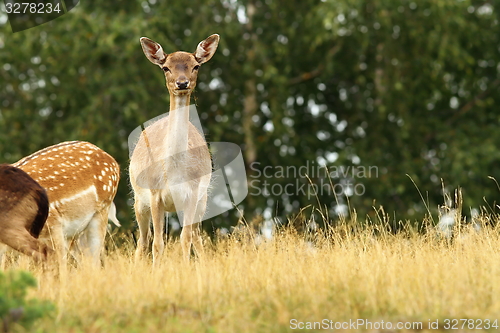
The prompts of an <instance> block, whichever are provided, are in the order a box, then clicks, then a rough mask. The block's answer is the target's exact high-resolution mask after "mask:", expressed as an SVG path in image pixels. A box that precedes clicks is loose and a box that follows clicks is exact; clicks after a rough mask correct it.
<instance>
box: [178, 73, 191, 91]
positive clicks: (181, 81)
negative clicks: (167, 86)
mask: <svg viewBox="0 0 500 333" xmlns="http://www.w3.org/2000/svg"><path fill="white" fill-rule="evenodd" d="M175 85H176V86H177V89H187V88H188V87H189V80H188V78H187V77H185V76H180V77H179V78H178V79H177V80H176V81H175Z"/></svg>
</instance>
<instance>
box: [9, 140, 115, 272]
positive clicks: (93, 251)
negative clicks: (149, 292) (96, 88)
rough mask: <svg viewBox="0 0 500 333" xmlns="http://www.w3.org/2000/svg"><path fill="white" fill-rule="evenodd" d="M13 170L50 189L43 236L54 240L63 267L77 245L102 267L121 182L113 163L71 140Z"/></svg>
mask: <svg viewBox="0 0 500 333" xmlns="http://www.w3.org/2000/svg"><path fill="white" fill-rule="evenodd" d="M13 165H14V166H16V167H19V168H20V169H23V170H24V171H26V173H28V174H29V175H30V176H31V177H33V179H35V180H36V181H37V182H38V183H39V184H40V185H41V186H42V187H44V188H45V189H46V190H47V194H48V197H49V202H50V205H49V208H50V210H49V216H48V219H47V223H46V226H45V228H44V229H43V231H42V235H41V236H42V237H44V238H50V239H51V241H52V243H53V247H54V248H55V250H56V252H57V254H58V259H59V263H60V265H62V267H63V268H64V267H65V265H66V262H67V256H68V250H69V249H70V248H71V247H72V246H73V247H75V246H78V244H84V245H85V249H82V250H83V252H84V253H83V254H85V255H89V256H91V258H92V259H93V262H94V264H98V263H99V262H100V256H101V253H102V250H103V248H104V239H105V236H106V228H107V225H108V212H109V210H110V207H111V206H112V205H113V199H114V197H115V195H116V190H117V187H118V182H119V180H120V167H119V165H118V163H116V161H115V159H114V158H113V157H111V156H110V155H109V154H108V153H106V152H105V151H103V150H102V149H100V148H98V147H96V146H95V145H93V144H91V143H88V142H83V141H68V142H62V143H59V144H56V145H53V146H50V147H47V148H44V149H42V150H39V151H37V152H35V153H33V154H31V155H29V156H27V157H24V158H23V159H21V160H19V161H18V162H16V163H14V164H13ZM80 238H82V241H81V242H79V239H80ZM72 244H73V245H72ZM73 252H76V251H73Z"/></svg>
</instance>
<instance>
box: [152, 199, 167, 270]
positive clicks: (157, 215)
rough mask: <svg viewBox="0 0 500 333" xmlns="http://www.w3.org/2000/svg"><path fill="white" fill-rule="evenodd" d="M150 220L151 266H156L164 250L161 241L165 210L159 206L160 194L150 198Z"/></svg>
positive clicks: (163, 243)
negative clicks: (151, 237) (151, 234)
mask: <svg viewBox="0 0 500 333" xmlns="http://www.w3.org/2000/svg"><path fill="white" fill-rule="evenodd" d="M151 218H152V220H153V266H157V265H158V264H159V263H160V259H161V256H162V255H163V250H164V249H165V242H164V241H163V233H164V230H165V210H164V209H163V207H162V205H161V197H160V193H154V194H152V196H151Z"/></svg>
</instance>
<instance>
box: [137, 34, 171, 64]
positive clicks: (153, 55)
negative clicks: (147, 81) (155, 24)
mask: <svg viewBox="0 0 500 333" xmlns="http://www.w3.org/2000/svg"><path fill="white" fill-rule="evenodd" d="M141 46H142V50H143V51H144V54H145V55H146V57H147V58H148V59H149V61H151V62H152V63H153V64H155V65H158V66H161V65H163V63H164V62H165V59H167V55H166V54H165V52H163V49H162V48H161V45H160V44H158V43H157V42H155V41H153V40H151V39H149V38H146V37H141Z"/></svg>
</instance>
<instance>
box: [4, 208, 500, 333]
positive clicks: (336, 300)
mask: <svg viewBox="0 0 500 333" xmlns="http://www.w3.org/2000/svg"><path fill="white" fill-rule="evenodd" d="M495 218H496V217H494V216H487V217H485V216H483V217H481V219H480V220H481V221H482V222H481V223H482V224H483V227H482V229H481V231H480V232H477V231H476V230H475V229H473V228H472V227H471V226H470V225H466V224H465V225H458V226H455V236H454V238H453V239H447V238H443V237H440V236H439V233H438V232H437V230H436V229H435V228H434V227H432V226H430V225H429V226H428V227H426V228H425V230H420V231H417V230H416V229H414V228H412V227H410V226H409V225H408V226H406V227H404V228H402V229H401V230H400V231H399V232H397V233H395V232H390V231H389V229H390V228H388V227H384V226H383V224H372V225H364V226H361V225H360V224H354V223H349V222H345V221H344V222H342V223H339V224H337V225H336V226H330V227H327V228H325V229H317V230H309V231H303V230H300V228H296V227H293V226H288V227H282V228H278V229H276V230H275V231H274V236H273V237H272V238H271V239H263V238H262V237H261V236H258V235H255V233H254V232H253V231H252V230H254V229H253V228H252V227H251V226H247V225H241V226H240V227H239V228H238V229H237V231H236V232H234V233H233V234H231V235H230V236H220V237H218V238H217V239H215V240H214V241H210V240H209V239H206V244H205V249H206V251H205V253H204V254H203V257H202V258H198V259H195V260H193V261H192V262H186V261H184V260H183V259H182V257H181V249H180V244H179V243H178V242H176V241H172V242H169V243H168V245H167V248H166V250H165V253H164V258H163V260H162V262H161V264H160V265H159V266H158V267H153V266H152V264H151V260H150V258H149V259H148V258H146V259H144V260H140V261H136V260H134V256H133V254H134V245H133V242H132V241H129V240H126V239H125V242H124V245H121V246H108V247H109V248H108V250H107V254H106V255H105V256H104V258H103V266H102V268H98V269H96V268H95V267H92V266H90V265H87V264H85V263H82V264H80V265H79V266H78V267H71V268H70V269H69V271H68V272H67V276H66V278H65V279H60V278H56V277H55V276H54V275H53V274H51V273H49V272H42V271H41V270H40V269H38V268H36V267H33V265H32V263H29V262H28V261H27V260H14V258H13V257H12V258H11V260H10V261H9V262H8V263H7V268H8V269H9V268H11V269H13V268H17V269H31V271H33V272H34V275H35V276H36V278H37V279H38V283H39V287H38V289H37V290H36V289H35V290H31V292H30V296H31V297H37V298H40V299H45V300H50V301H52V302H53V303H54V304H55V305H56V307H57V310H56V313H54V314H53V316H51V317H44V318H42V319H40V320H39V321H38V322H37V323H36V325H35V326H34V327H33V328H32V329H31V330H32V331H35V332H213V333H215V332H240V333H242V332H293V331H299V332H300V331H303V332H316V331H325V332H333V331H335V332H358V331H366V332H437V331H450V332H451V331H453V332H466V331H467V332H468V331H471V330H472V329H473V328H474V329H478V330H479V329H481V331H492V332H493V331H498V329H497V328H496V327H497V326H496V324H498V322H497V321H496V320H497V319H498V318H499V317H500V299H499V295H500V283H499V277H500V265H499V262H500V250H499V246H498V245H499V244H500V236H499V233H498V230H497V229H496V227H493V226H492V225H493V224H496V223H492V222H495ZM292 225H293V224H292ZM295 225H296V224H295ZM111 240H112V239H111ZM115 240H116V236H115ZM122 241H123V240H122ZM110 242H111V241H110ZM447 328H448V329H449V330H447ZM452 328H453V329H452ZM20 331H21V332H22V331H23V330H22V329H20Z"/></svg>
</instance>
